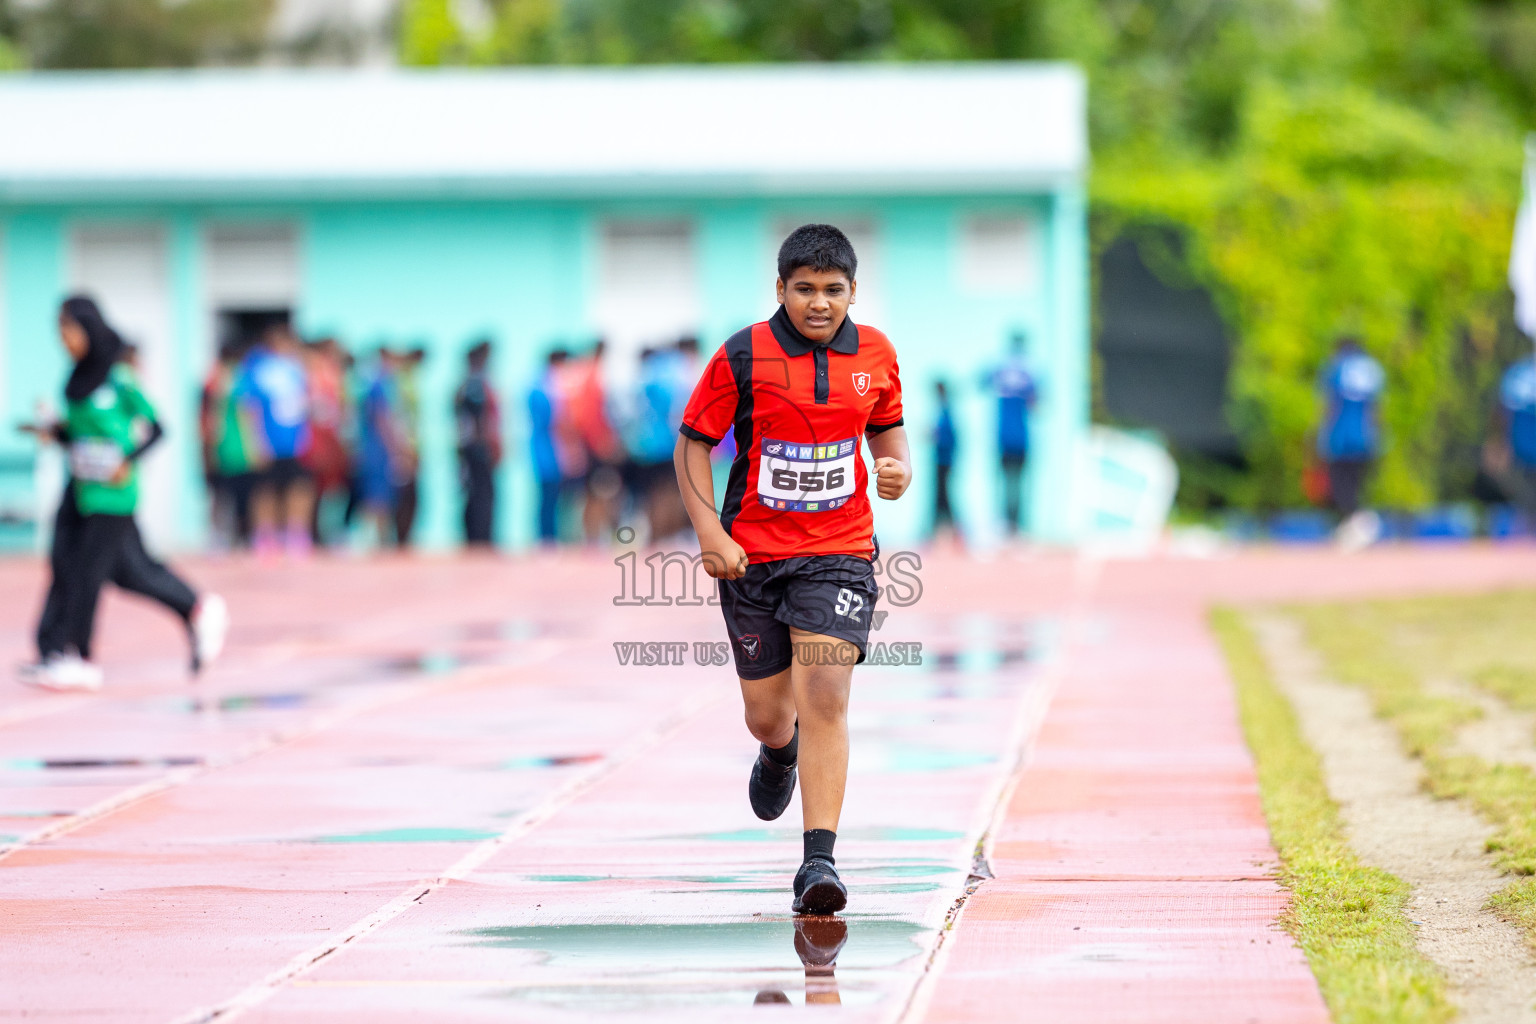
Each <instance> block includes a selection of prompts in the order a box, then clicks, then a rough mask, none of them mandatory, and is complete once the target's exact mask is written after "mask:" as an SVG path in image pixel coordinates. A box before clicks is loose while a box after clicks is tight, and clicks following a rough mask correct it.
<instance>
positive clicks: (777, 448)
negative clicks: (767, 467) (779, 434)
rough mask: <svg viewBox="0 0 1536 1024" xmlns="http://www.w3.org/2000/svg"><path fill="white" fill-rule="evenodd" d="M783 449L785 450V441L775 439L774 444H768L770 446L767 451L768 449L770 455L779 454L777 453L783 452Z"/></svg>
mask: <svg viewBox="0 0 1536 1024" xmlns="http://www.w3.org/2000/svg"><path fill="white" fill-rule="evenodd" d="M783 450H784V442H782V441H775V442H773V443H772V444H770V445H768V447H767V451H768V454H769V455H777V454H779V452H781V451H783Z"/></svg>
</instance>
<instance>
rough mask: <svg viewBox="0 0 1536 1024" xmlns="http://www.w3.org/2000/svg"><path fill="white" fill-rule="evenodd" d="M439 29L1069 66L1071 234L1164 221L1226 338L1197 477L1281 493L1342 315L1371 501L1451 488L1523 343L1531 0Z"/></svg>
mask: <svg viewBox="0 0 1536 1024" xmlns="http://www.w3.org/2000/svg"><path fill="white" fill-rule="evenodd" d="M444 2H445V0H409V7H408V10H409V9H414V8H421V9H423V10H426V9H431V10H433V11H439V10H446V8H443V7H442V6H441V5H442V4H443V3H444ZM450 16H451V14H450ZM456 38H460V39H462V43H460V44H457V45H458V48H457V49H454V50H452V51H451V53H452V56H451V57H450V58H449V59H451V60H454V61H464V62H483V63H552V62H559V63H592V64H611V63H648V62H709V61H764V60H766V61H791V60H812V61H817V60H970V59H1013V58H1054V59H1069V60H1074V61H1077V62H1079V63H1080V64H1081V65H1082V66H1083V67H1085V68H1086V69H1087V71H1088V74H1089V78H1090V83H1091V103H1090V118H1091V131H1092V138H1093V145H1094V153H1095V170H1094V177H1093V196H1094V211H1095V231H1094V239H1095V243H1096V245H1097V246H1100V247H1102V246H1105V245H1108V244H1110V243H1111V242H1113V241H1114V240H1115V239H1116V238H1118V237H1120V236H1121V235H1122V234H1123V233H1126V232H1132V233H1136V232H1138V231H1145V230H1146V229H1147V228H1149V227H1152V226H1155V227H1157V228H1158V229H1159V230H1160V231H1162V232H1163V233H1166V229H1168V228H1173V229H1174V230H1175V231H1176V232H1177V233H1178V234H1179V235H1180V236H1182V237H1183V238H1184V239H1185V240H1186V242H1187V243H1188V244H1186V245H1184V246H1182V247H1181V250H1180V253H1181V255H1180V256H1179V257H1178V258H1179V261H1180V266H1179V267H1178V268H1177V269H1178V273H1179V275H1180V276H1181V277H1188V276H1191V275H1192V276H1193V277H1194V279H1195V280H1197V281H1199V282H1200V283H1202V284H1204V285H1205V286H1206V287H1208V288H1210V289H1211V291H1212V292H1213V294H1214V295H1215V296H1216V298H1217V302H1218V305H1219V307H1220V308H1221V309H1222V311H1223V314H1224V316H1225V318H1226V320H1227V322H1228V324H1229V326H1230V328H1231V329H1232V334H1233V336H1234V337H1235V338H1236V339H1237V342H1236V346H1237V348H1236V351H1235V353H1234V357H1233V371H1232V379H1231V382H1230V390H1231V404H1230V418H1231V420H1232V423H1233V426H1234V428H1235V429H1236V431H1237V433H1238V435H1239V438H1240V440H1241V442H1242V445H1243V449H1244V452H1245V454H1246V457H1247V462H1248V466H1247V469H1246V470H1245V471H1244V472H1241V473H1235V474H1233V473H1228V474H1224V475H1222V476H1220V477H1219V478H1218V480H1219V483H1218V487H1217V489H1218V490H1219V492H1220V493H1219V495H1218V496H1217V497H1218V498H1219V499H1220V500H1224V501H1228V502H1232V503H1236V504H1240V505H1247V506H1275V505H1282V504H1288V503H1293V502H1296V501H1299V500H1300V497H1301V496H1300V490H1299V478H1300V471H1301V467H1302V464H1303V462H1304V460H1305V459H1306V457H1307V455H1306V453H1307V447H1308V437H1309V435H1310V433H1311V431H1312V430H1313V429H1314V427H1315V424H1316V421H1317V417H1318V415H1319V412H1320V409H1319V401H1318V399H1317V396H1316V394H1315V385H1314V381H1315V378H1316V374H1317V371H1318V368H1319V366H1320V365H1321V364H1322V362H1323V361H1324V360H1325V358H1326V356H1327V354H1328V352H1329V351H1330V349H1331V347H1332V344H1333V340H1334V338H1335V337H1336V336H1337V335H1338V334H1340V333H1342V332H1346V331H1348V332H1353V333H1359V334H1360V335H1362V336H1363V338H1364V339H1365V342H1366V344H1367V346H1368V347H1369V348H1370V349H1371V350H1372V351H1374V352H1375V353H1376V354H1377V355H1378V356H1379V357H1380V358H1381V359H1382V361H1383V363H1384V365H1385V366H1386V367H1387V370H1388V374H1389V390H1388V392H1387V397H1386V399H1385V401H1384V409H1383V415H1384V419H1385V423H1386V427H1387V434H1388V435H1389V438H1390V442H1389V443H1390V447H1389V450H1388V452H1387V454H1386V455H1385V457H1384V459H1383V465H1382V470H1381V472H1380V474H1379V475H1378V478H1377V483H1376V488H1377V498H1378V499H1379V500H1381V501H1383V502H1385V503H1387V504H1390V505H1397V506H1402V507H1414V506H1419V505H1423V504H1426V503H1429V502H1432V501H1436V500H1440V499H1443V498H1446V497H1454V496H1459V495H1462V494H1465V493H1467V491H1468V490H1469V489H1470V487H1471V483H1472V477H1473V475H1474V473H1475V469H1476V451H1477V448H1478V445H1479V442H1480V441H1481V439H1482V436H1483V433H1484V431H1485V429H1486V426H1487V415H1488V408H1489V404H1490V401H1491V396H1492V392H1493V389H1494V387H1495V382H1496V380H1497V376H1498V373H1499V371H1500V370H1501V369H1502V366H1503V365H1504V363H1506V362H1507V361H1508V359H1510V358H1512V357H1513V355H1514V354H1515V353H1516V352H1517V351H1520V350H1521V345H1522V343H1521V342H1519V341H1518V340H1517V339H1516V338H1515V336H1514V334H1513V331H1512V329H1511V327H1510V325H1509V315H1508V307H1509V297H1508V294H1507V292H1506V291H1505V286H1504V283H1503V282H1504V266H1505V263H1506V261H1507V258H1508V246H1509V238H1510V234H1511V228H1512V223H1513V216H1514V209H1515V205H1516V203H1517V202H1518V198H1519V166H1520V137H1521V134H1522V131H1523V129H1524V128H1525V127H1526V126H1527V125H1528V122H1529V112H1530V111H1531V110H1532V109H1533V105H1536V0H1328V2H1326V3H1323V2H1308V0H1033V2H1022V3H1021V2H1017V0H1014V2H1005V0H856V2H850V3H845V4H825V3H821V2H819V0H493V7H492V17H491V24H490V27H489V28H488V29H487V30H486V31H484V32H482V33H479V34H478V35H474V36H472V37H471V36H459V37H456ZM410 52H412V53H415V52H417V51H415V50H412V51H410ZM413 59H414V58H413Z"/></svg>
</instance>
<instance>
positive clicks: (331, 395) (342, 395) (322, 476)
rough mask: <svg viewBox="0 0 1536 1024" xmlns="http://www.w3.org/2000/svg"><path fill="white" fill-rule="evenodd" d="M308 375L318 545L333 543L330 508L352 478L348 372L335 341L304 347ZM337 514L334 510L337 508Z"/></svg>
mask: <svg viewBox="0 0 1536 1024" xmlns="http://www.w3.org/2000/svg"><path fill="white" fill-rule="evenodd" d="M304 374H305V378H306V381H307V384H308V387H309V434H310V442H309V450H308V451H307V452H306V453H305V454H304V457H303V463H304V468H305V470H306V471H307V472H308V473H309V478H310V481H311V482H312V484H313V486H314V500H313V502H312V503H311V512H310V534H311V536H313V537H314V539H315V541H316V542H317V543H319V544H322V545H324V544H329V543H332V542H334V540H335V539H336V538H335V532H336V531H334V530H332V529H331V526H330V520H331V519H333V518H335V516H334V515H327V514H326V510H327V507H328V506H331V505H334V504H335V503H336V499H337V497H338V496H340V495H341V494H342V493H343V492H344V491H345V490H346V487H347V482H348V481H349V480H350V479H351V475H352V466H351V458H350V457H349V456H348V454H347V442H346V436H345V432H346V423H347V418H348V417H347V369H346V362H345V353H344V352H343V351H342V348H341V344H340V343H339V342H338V341H337V340H336V339H335V338H321V339H319V340H318V341H313V342H311V343H309V344H307V345H305V346H304ZM333 511H334V510H333Z"/></svg>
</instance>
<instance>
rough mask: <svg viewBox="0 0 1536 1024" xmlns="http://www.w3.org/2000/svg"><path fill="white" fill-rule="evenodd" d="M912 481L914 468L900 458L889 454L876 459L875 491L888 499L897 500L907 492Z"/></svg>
mask: <svg viewBox="0 0 1536 1024" xmlns="http://www.w3.org/2000/svg"><path fill="white" fill-rule="evenodd" d="M911 482H912V470H911V469H910V468H909V467H908V466H907V464H906V463H905V462H902V461H901V460H900V459H893V458H890V457H889V456H887V457H886V458H883V459H876V460H875V493H876V494H878V495H880V497H882V498H884V499H885V500H887V501H895V500H896V499H897V498H899V497H901V496H902V495H903V494H905V493H906V490H907V485H908V484H910V483H911Z"/></svg>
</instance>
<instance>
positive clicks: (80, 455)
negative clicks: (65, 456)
mask: <svg viewBox="0 0 1536 1024" xmlns="http://www.w3.org/2000/svg"><path fill="white" fill-rule="evenodd" d="M122 465H123V451H122V449H121V448H119V447H118V446H117V442H115V441H112V440H110V439H108V438H105V437H86V438H81V439H80V440H78V441H71V442H70V445H69V471H70V473H71V474H72V475H73V476H74V478H75V479H76V480H89V481H91V482H92V483H106V482H107V481H109V480H111V479H112V478H113V477H114V476H116V475H117V471H118V470H119V469H120V468H121V467H122Z"/></svg>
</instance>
